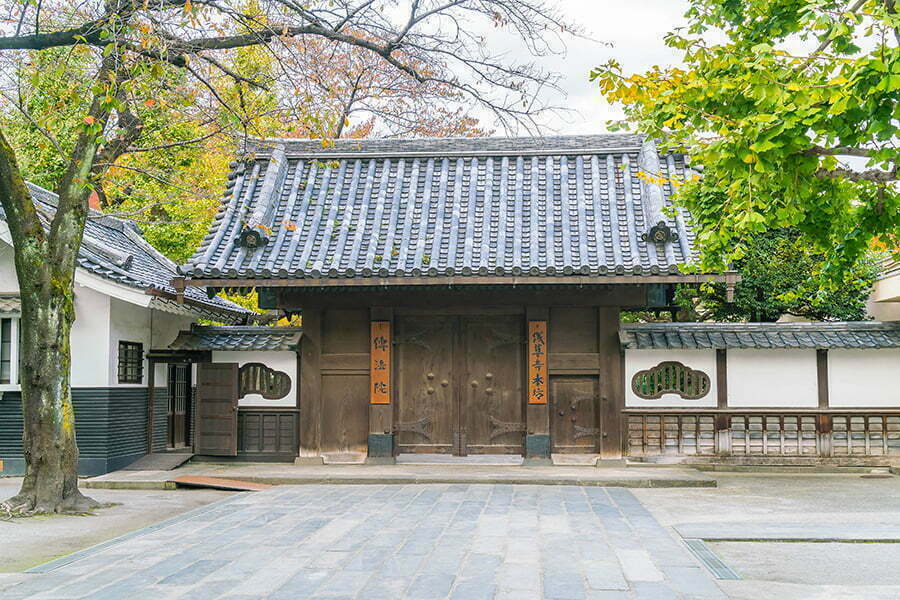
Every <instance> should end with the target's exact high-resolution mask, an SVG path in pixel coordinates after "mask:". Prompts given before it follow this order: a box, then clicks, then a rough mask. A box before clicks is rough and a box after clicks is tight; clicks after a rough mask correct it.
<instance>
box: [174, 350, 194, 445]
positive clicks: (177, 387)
mask: <svg viewBox="0 0 900 600" xmlns="http://www.w3.org/2000/svg"><path fill="white" fill-rule="evenodd" d="M168 383H169V385H168V391H169V415H168V417H169V423H168V424H169V447H170V448H180V447H183V446H185V445H187V443H188V437H189V436H188V423H189V418H190V416H189V410H188V409H189V406H190V394H191V365H189V364H184V363H173V364H170V365H169V381H168Z"/></svg>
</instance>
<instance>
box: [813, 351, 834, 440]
mask: <svg viewBox="0 0 900 600" xmlns="http://www.w3.org/2000/svg"><path fill="white" fill-rule="evenodd" d="M816 383H817V386H818V391H819V408H820V409H822V410H827V409H828V407H829V403H830V400H829V393H828V350H816ZM816 429H817V431H818V433H817V435H818V438H819V455H820V456H824V457H829V456H831V432H832V429H833V424H832V417H831V415H830V414H828V413H820V414H819V415H817V416H816Z"/></svg>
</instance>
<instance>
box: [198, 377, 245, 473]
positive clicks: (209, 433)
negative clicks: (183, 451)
mask: <svg viewBox="0 0 900 600" xmlns="http://www.w3.org/2000/svg"><path fill="white" fill-rule="evenodd" d="M237 411H238V365H237V363H204V364H200V365H198V366H197V415H196V418H197V430H196V435H197V439H196V441H195V444H194V452H195V453H196V454H204V455H209V456H236V455H237V428H238V427H237V426H238V418H237V417H238V414H237Z"/></svg>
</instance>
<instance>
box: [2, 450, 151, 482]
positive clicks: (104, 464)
mask: <svg viewBox="0 0 900 600" xmlns="http://www.w3.org/2000/svg"><path fill="white" fill-rule="evenodd" d="M142 456H144V453H141V454H133V455H128V456H114V457H111V458H92V457H85V456H83V457H81V458H79V459H78V476H79V477H95V476H97V475H105V474H106V473H110V472H112V471H118V470H119V469H121V468H122V467H127V466H128V465H130V464H131V463H133V462H134V461H136V460H137V459H139V458H140V457H142ZM2 462H3V468H2V469H0V477H21V476H23V475H25V459H24V458H6V459H3V460H2Z"/></svg>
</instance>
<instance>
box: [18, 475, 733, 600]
mask: <svg viewBox="0 0 900 600" xmlns="http://www.w3.org/2000/svg"><path fill="white" fill-rule="evenodd" d="M43 571H44V572H43V573H35V574H32V575H29V578H28V579H26V580H25V581H24V582H21V583H18V584H15V585H13V586H11V587H7V588H6V589H0V597H2V598H4V599H5V600H13V599H18V598H36V599H37V598H40V599H48V600H49V599H54V598H64V599H73V598H92V599H105V598H110V599H119V598H129V599H133V598H165V599H170V598H171V599H174V598H191V599H204V598H229V599H239V598H248V599H249V598H271V599H291V600H295V599H297V600H299V599H304V598H322V599H325V598H330V599H332V600H334V599H337V598H348V599H351V598H352V599H354V600H363V599H367V598H377V599H379V600H384V599H407V600H419V599H423V600H424V599H432V598H434V599H437V598H451V599H453V600H466V599H467V600H478V599H493V600H501V599H504V600H528V599H539V598H544V599H548V600H550V599H552V600H579V599H585V600H587V599H600V598H603V599H612V598H630V599H633V600H636V599H651V598H652V599H666V598H692V599H698V600H699V599H714V598H717V599H721V598H725V596H724V594H723V593H722V592H721V590H720V589H719V587H718V585H717V584H716V582H715V580H714V579H713V578H712V576H711V575H710V574H709V573H708V572H707V571H706V570H705V569H704V568H702V567H700V566H699V565H698V563H697V562H696V561H695V560H694V558H693V556H692V555H691V554H690V553H689V551H688V550H687V549H686V548H685V547H684V546H683V545H682V543H681V542H680V541H677V540H676V539H675V538H674V537H672V535H670V533H669V532H668V531H667V530H666V529H665V528H663V527H662V526H661V525H660V524H659V523H658V522H657V520H656V519H655V518H654V517H653V516H652V515H651V514H650V513H649V512H648V511H647V510H646V509H645V508H644V507H643V506H642V505H641V503H640V502H639V501H638V500H637V499H636V498H635V496H634V495H633V494H632V493H631V492H630V491H629V490H626V489H622V488H602V487H583V486H538V485H517V486H513V485H497V484H488V485H465V484H437V485H394V486H389V485H388V486H382V485H366V486H362V485H360V486H357V485H306V486H281V487H277V488H273V489H271V490H268V491H265V492H258V493H252V494H238V495H235V496H233V497H231V498H228V499H226V500H223V501H219V502H217V503H214V504H211V505H209V506H207V507H204V508H201V509H198V510H197V511H194V512H193V513H189V514H188V515H186V516H184V517H182V518H181V519H180V520H178V521H176V522H174V523H170V524H168V525H167V526H162V527H157V528H151V529H149V530H143V531H142V532H140V533H139V534H138V535H132V536H128V537H127V538H126V539H123V540H121V541H118V542H114V543H111V544H109V545H107V546H105V547H104V548H102V549H101V550H100V551H96V550H93V551H92V550H87V551H85V552H83V553H80V554H76V555H74V556H72V557H69V558H64V559H61V560H60V561H57V562H56V563H51V564H49V565H47V566H46V567H44V568H43Z"/></svg>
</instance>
